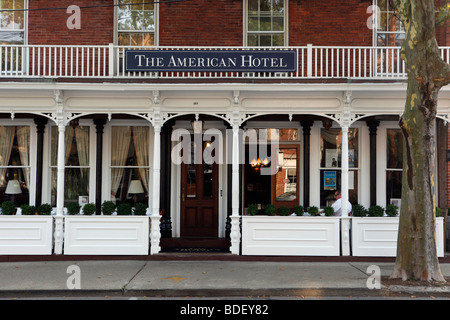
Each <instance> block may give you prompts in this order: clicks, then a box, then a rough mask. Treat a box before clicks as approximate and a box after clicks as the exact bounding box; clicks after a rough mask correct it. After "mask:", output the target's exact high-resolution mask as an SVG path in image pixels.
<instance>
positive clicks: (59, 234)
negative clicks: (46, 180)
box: [55, 111, 66, 254]
mask: <svg viewBox="0 0 450 320" xmlns="http://www.w3.org/2000/svg"><path fill="white" fill-rule="evenodd" d="M58 113H59V115H58V120H57V125H58V162H57V163H58V167H57V183H56V216H55V254H62V253H63V238H64V231H63V224H64V174H65V172H64V170H65V161H66V156H65V134H66V123H65V121H64V120H63V117H64V113H63V111H60V112H58Z"/></svg>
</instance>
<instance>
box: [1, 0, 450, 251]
mask: <svg viewBox="0 0 450 320" xmlns="http://www.w3.org/2000/svg"><path fill="white" fill-rule="evenodd" d="M375 8H378V9H377V10H376V9H375ZM0 10H1V11H0V17H1V25H0V40H1V42H2V45H1V46H0V59H1V61H0V81H1V86H0V130H1V132H2V133H1V137H0V139H1V145H0V177H1V181H0V182H1V184H0V196H1V197H2V202H5V201H12V202H14V204H15V205H16V206H17V207H20V206H21V205H25V204H27V205H33V206H36V207H39V206H40V205H41V204H46V203H48V204H50V205H51V206H52V207H53V208H54V214H53V215H52V216H51V218H48V217H46V218H47V220H49V221H50V222H49V221H47V222H42V223H41V222H39V223H38V222H36V221H35V220H33V219H34V218H36V217H30V216H27V217H24V216H22V217H21V218H22V220H21V221H17V219H13V218H16V217H11V216H9V217H6V216H5V215H3V216H1V217H2V218H4V219H3V220H0V233H1V232H3V233H4V234H7V235H8V236H5V237H2V239H6V240H4V241H3V243H1V242H0V248H2V249H1V250H0V253H2V254H99V255H101V254H157V253H159V252H161V251H165V250H166V251H167V250H172V249H174V248H175V249H179V248H183V247H196V248H198V247H200V248H206V247H207V248H224V247H225V248H226V250H227V251H228V252H231V253H232V254H267V255H271V254H274V255H350V254H360V255H381V256H389V255H392V254H393V252H395V240H396V225H395V223H398V221H397V220H395V219H396V218H391V220H390V221H389V223H388V225H387V226H384V225H381V222H380V224H379V225H377V226H376V227H373V226H366V229H364V230H363V231H361V232H362V233H361V234H359V233H357V231H355V229H356V225H357V224H358V223H359V222H358V220H357V219H356V218H354V217H349V216H348V215H347V214H345V213H344V215H343V216H342V217H306V216H305V217H301V218H300V217H294V216H292V217H291V216H290V217H264V219H267V218H271V219H272V220H264V219H263V217H260V216H256V217H251V216H249V215H247V209H248V208H249V206H250V205H256V206H257V208H259V209H260V210H264V208H266V207H268V204H273V205H275V206H276V208H278V209H279V208H281V207H288V208H289V209H290V213H291V212H293V210H294V207H297V206H299V205H301V206H303V207H304V210H305V211H306V209H307V208H308V207H312V206H315V207H319V208H324V207H326V206H328V205H329V204H331V203H332V202H333V201H334V194H335V192H336V190H339V189H340V190H342V197H343V199H344V200H347V199H348V200H349V201H350V203H351V204H352V205H356V204H361V205H363V206H364V207H366V208H369V207H370V206H374V205H379V206H381V207H383V208H384V207H386V206H387V205H388V204H391V203H394V204H396V205H398V206H400V205H401V199H400V198H401V183H402V182H401V176H402V136H401V132H400V129H399V127H398V119H399V116H400V115H401V114H402V112H403V106H404V99H405V94H406V73H405V67H404V65H403V62H402V61H401V59H400V45H401V44H402V41H403V39H404V31H403V30H402V26H401V24H400V22H399V21H397V19H396V17H395V14H394V10H393V9H392V8H390V7H389V1H384V0H344V1H313V0H303V1H298V0H215V1H211V0H167V1H160V2H155V3H152V2H147V1H140V0H95V1H85V0H79V1H65V0H64V1H58V3H57V4H55V1H48V0H0ZM372 21H374V23H372ZM447 32H448V30H447V28H444V27H439V28H438V29H437V33H436V37H437V40H438V43H439V45H440V47H441V53H442V57H443V58H444V59H446V60H447V61H448V60H449V59H450V51H449V50H450V47H447V41H448V40H447V38H448V36H447ZM449 108H450V91H449V89H447V88H444V89H443V90H442V91H441V94H440V103H439V108H438V116H437V120H436V143H437V145H436V173H437V174H436V194H437V195H438V197H437V206H438V207H440V208H442V212H443V214H445V213H446V211H447V207H448V204H449V201H450V197H449V196H448V191H447V190H448V185H447V184H448V182H447V181H448V172H449V171H450V170H448V165H447V158H446V151H447V149H448V148H449V147H448V144H449V143H450V141H449V140H448V127H447V126H446V123H447V119H448V113H449ZM186 141H188V143H185V144H182V142H186ZM190 142H193V144H191V143H190ZM263 142H267V143H266V144H264V143H263ZM180 146H181V149H182V151H181V152H179V151H180V149H179V147H180ZM200 146H202V147H201V148H200ZM211 150H212V151H211ZM190 153H192V154H191V155H190ZM198 156H199V158H197V157H198ZM208 157H209V158H208ZM175 158H176V159H175ZM178 158H180V159H182V161H178V160H179V159H178ZM207 158H208V159H209V160H211V158H213V160H217V161H209V160H208V159H207ZM347 158H348V159H349V161H342V159H347ZM177 159H178V160H177ZM189 160H198V161H189ZM443 172H446V174H443ZM266 173H267V174H266ZM13 183H16V187H15V188H14V185H13ZM105 201H112V202H113V203H114V204H116V205H119V204H123V203H128V204H130V205H131V206H132V207H136V204H137V203H145V204H146V206H147V207H148V210H147V216H145V217H144V218H143V217H140V216H139V217H138V216H136V215H133V216H117V218H118V219H119V220H117V221H115V222H113V227H111V228H110V229H108V227H107V226H106V225H107V223H111V222H112V221H113V218H116V217H103V216H102V215H101V213H102V212H101V206H102V204H103V203H104V202H105ZM344 202H345V201H344ZM73 203H75V204H80V205H81V206H83V205H85V204H86V203H94V204H95V205H96V208H97V213H98V214H97V215H96V216H95V217H86V215H77V216H72V215H68V214H67V212H68V208H69V207H70V206H71V205H70V204H73ZM346 206H347V205H344V207H346ZM23 210H24V208H21V210H19V212H21V211H23ZM344 211H345V210H344ZM89 218H92V219H89ZM105 218H109V220H108V221H107V222H105V220H102V219H105ZM138 218H140V220H138ZM277 218H281V219H282V220H279V221H278V220H276V219H277ZM36 219H37V218H36ZM120 219H122V220H120ZM283 219H284V220H283ZM263 220H264V221H263ZM441 220H442V219H439V221H438V222H439V223H438V228H439V230H438V236H439V237H440V238H439V239H440V240H438V241H440V243H439V245H438V247H439V250H440V254H443V251H444V247H443V246H444V243H443V240H442V239H443V238H444V236H443V233H444V228H443V226H442V224H443V222H442V221H441ZM365 221H368V220H367V219H366V220H365ZM395 221H397V222H395ZM27 223H28V224H27ZM350 223H353V224H352V225H353V226H355V227H354V228H352V229H351V230H350V228H349V226H350ZM40 224H42V225H45V226H46V227H45V228H47V229H45V230H44V229H42V230H41V229H39V230H40V231H36V232H39V234H40V235H41V236H38V237H37V239H38V240H36V236H35V235H29V236H28V235H27V236H24V235H23V232H25V231H23V230H26V229H30V228H31V229H33V228H35V227H36V226H38V225H40ZM241 224H242V228H241ZM30 226H32V227H30ZM17 228H18V229H20V230H22V231H20V235H19V234H18V233H14V232H11V230H13V229H14V230H18V229H17ZM36 228H38V227H36ZM378 229H379V230H382V232H381V233H378V234H377V233H376V232H375V230H378ZM36 230H38V229H36ZM266 231H267V233H265V232H266ZM350 232H354V233H353V237H352V239H350V237H349V233H350ZM47 233H48V234H47ZM367 234H369V236H367ZM374 234H376V235H374ZM364 235H366V236H364ZM371 236H374V237H375V238H376V239H375V240H374V241H372V240H373V239H372V240H371V239H370V238H371ZM377 237H378V238H377ZM33 239H35V240H36V241H35V242H36V243H33ZM88 239H89V240H88ZM149 239H150V240H149ZM351 241H352V242H351ZM355 241H360V242H361V243H362V246H363V247H364V246H365V248H368V247H371V246H374V245H375V244H374V243H377V242H382V243H383V244H382V246H384V247H382V248H376V250H378V251H374V252H371V251H364V250H362V251H360V250H359V249H358V248H357V247H356V246H357V244H358V243H357V242H355Z"/></svg>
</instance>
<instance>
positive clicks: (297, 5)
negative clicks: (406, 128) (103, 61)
mask: <svg viewBox="0 0 450 320" xmlns="http://www.w3.org/2000/svg"><path fill="white" fill-rule="evenodd" d="M112 3H113V1H112V0H110V1H107V0H95V1H87V0H77V1H68V0H62V1H58V2H57V3H55V1H50V0H40V1H34V0H31V1H30V3H29V8H30V11H29V14H28V23H29V26H30V27H29V28H28V43H29V44H72V45H76V44H79V45H105V44H108V43H112V42H113V41H114V20H115V19H114V7H113V6H107V5H108V4H112ZM371 3H372V1H371V0H364V1H361V0H359V1H356V0H344V1H337V0H333V1H326V2H323V1H322V2H321V1H315V0H302V1H298V0H291V1H289V6H288V30H289V43H288V45H290V46H303V45H306V44H308V43H311V44H314V45H342V46H345V45H349V46H350V45H353V46H355V45H357V46H368V45H372V37H373V36H372V30H370V29H368V28H367V25H366V22H367V19H368V18H369V17H370V15H371V14H370V13H367V8H368V6H369V5H371ZM70 5H77V6H79V7H81V8H82V9H81V29H80V30H78V29H74V30H69V29H68V28H67V27H66V23H67V19H68V18H69V17H70V16H71V14H70V13H67V12H66V10H65V9H64V8H67V7H69V6H70ZM95 5H98V6H103V7H98V8H83V7H86V6H95ZM55 7H58V8H60V9H58V10H35V9H38V8H55ZM349 8H350V9H349ZM157 28H158V34H159V45H161V46H242V45H243V44H244V2H243V1H242V0H216V1H211V0H200V1H195V2H174V3H161V4H160V7H159V25H158V27H157Z"/></svg>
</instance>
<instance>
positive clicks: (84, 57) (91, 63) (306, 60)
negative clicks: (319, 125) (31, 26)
mask: <svg viewBox="0 0 450 320" xmlns="http://www.w3.org/2000/svg"><path fill="white" fill-rule="evenodd" d="M127 49H139V50H172V51H173V50H292V51H295V55H296V57H297V63H298V66H297V71H295V72H126V71H125V59H124V53H125V50H127ZM440 52H441V56H442V58H443V59H444V60H445V61H446V62H447V63H448V62H450V47H442V48H440ZM0 78H110V79H114V78H117V79H123V78H128V79H132V78H141V79H142V78H153V79H187V78H191V79H219V78H225V79H233V78H234V79H362V80H364V79H373V80H392V79H394V80H395V79H406V69H405V64H404V62H403V61H402V60H401V58H400V48H399V47H349V46H347V47H332V46H313V45H307V46H302V47H284V48H273V47H270V48H254V47H253V48H245V47H148V48H142V47H139V48H132V47H123V46H115V45H112V44H110V45H104V46H77V45H73V46H65V45H1V46H0Z"/></svg>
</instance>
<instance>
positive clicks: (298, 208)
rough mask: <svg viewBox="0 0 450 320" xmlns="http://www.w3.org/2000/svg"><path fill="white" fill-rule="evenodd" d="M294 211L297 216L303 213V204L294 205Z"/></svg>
mask: <svg viewBox="0 0 450 320" xmlns="http://www.w3.org/2000/svg"><path fill="white" fill-rule="evenodd" d="M294 213H295V215H296V216H299V217H300V216H303V214H304V213H305V212H304V208H303V206H301V205H298V206H294Z"/></svg>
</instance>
